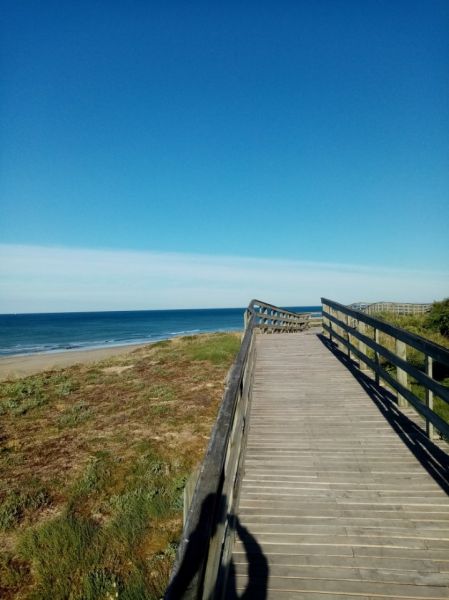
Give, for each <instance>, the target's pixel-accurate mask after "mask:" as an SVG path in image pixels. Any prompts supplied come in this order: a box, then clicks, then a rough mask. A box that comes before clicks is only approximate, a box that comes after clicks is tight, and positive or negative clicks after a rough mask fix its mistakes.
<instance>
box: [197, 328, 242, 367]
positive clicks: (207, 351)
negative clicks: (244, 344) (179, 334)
mask: <svg viewBox="0 0 449 600" xmlns="http://www.w3.org/2000/svg"><path fill="white" fill-rule="evenodd" d="M186 341H187V343H189V342H190V345H188V346H187V348H186V354H187V356H188V357H189V358H190V359H191V360H195V361H196V360H199V361H203V360H206V361H210V362H212V363H213V364H215V365H223V364H228V363H229V361H230V360H232V358H233V357H234V356H235V355H236V353H237V352H238V350H239V348H240V339H239V338H238V337H236V336H229V334H225V333H224V334H218V335H216V336H215V337H214V339H213V340H204V341H201V342H200V343H197V342H195V339H194V338H192V339H189V338H187V340H186Z"/></svg>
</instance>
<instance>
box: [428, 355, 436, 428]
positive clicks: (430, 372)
mask: <svg viewBox="0 0 449 600" xmlns="http://www.w3.org/2000/svg"><path fill="white" fill-rule="evenodd" d="M426 373H427V375H428V376H429V377H432V378H433V358H432V357H431V356H429V355H428V354H426ZM426 406H427V408H430V410H433V392H432V390H429V388H428V387H426ZM426 432H427V436H428V437H429V439H431V440H433V439H435V437H436V435H435V428H434V426H433V424H432V423H431V422H430V421H429V419H426Z"/></svg>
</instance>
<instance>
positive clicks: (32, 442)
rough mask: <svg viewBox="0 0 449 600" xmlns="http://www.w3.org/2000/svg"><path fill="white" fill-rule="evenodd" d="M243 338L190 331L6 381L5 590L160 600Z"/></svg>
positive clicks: (8, 597)
mask: <svg viewBox="0 0 449 600" xmlns="http://www.w3.org/2000/svg"><path fill="white" fill-rule="evenodd" d="M239 345H240V341H239V338H238V336H237V335H234V334H219V335H214V334H211V335H205V336H194V337H190V338H188V339H184V338H177V339H175V340H172V341H164V342H160V343H158V344H155V345H152V346H149V347H147V348H143V349H141V350H138V351H135V352H133V353H131V354H128V355H126V356H123V357H114V358H112V359H109V360H107V361H104V362H103V363H98V364H95V365H85V366H77V367H71V368H68V369H64V370H62V371H60V372H47V373H41V374H39V375H35V376H32V377H27V378H24V379H21V380H18V381H11V382H5V383H3V384H0V407H1V411H2V421H3V422H2V425H3V427H4V436H3V438H2V442H1V446H0V468H1V469H2V473H4V487H3V488H1V489H0V547H4V548H5V549H4V550H0V597H1V598H2V600H3V599H5V600H13V599H16V600H19V599H20V600H23V599H28V600H44V599H48V598H52V599H54V600H63V599H64V600H66V599H70V600H86V599H87V600H106V599H110V598H119V599H120V600H123V599H125V600H139V599H142V600H143V599H145V600H156V599H158V598H161V596H162V595H163V593H164V590H165V587H166V584H167V580H168V576H169V573H170V569H171V565H172V563H173V560H174V556H175V552H176V547H177V542H178V538H179V535H180V533H181V527H182V496H183V488H184V485H185V481H186V479H187V478H188V477H189V475H190V473H191V472H192V470H193V469H194V468H195V467H196V465H197V464H198V463H199V462H200V460H201V458H202V455H203V452H204V449H205V446H206V443H207V436H208V435H209V434H210V430H211V427H212V424H213V422H214V419H215V415H216V412H217V409H218V405H219V401H220V399H221V396H222V392H223V381H224V378H225V374H226V372H227V370H228V368H229V366H230V365H231V363H232V360H233V359H234V357H235V354H236V352H237V351H238V348H239ZM123 366H127V367H129V368H127V369H126V370H122V369H121V367H123ZM111 367H112V370H111ZM115 367H118V369H117V370H116V371H114V368H115ZM2 536H3V537H2ZM6 541H7V544H6V543H3V542H6ZM6 547H8V549H7V550H6Z"/></svg>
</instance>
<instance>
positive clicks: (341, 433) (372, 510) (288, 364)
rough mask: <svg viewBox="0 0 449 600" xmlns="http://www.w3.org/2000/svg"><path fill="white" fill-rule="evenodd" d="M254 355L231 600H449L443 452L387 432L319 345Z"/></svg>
mask: <svg viewBox="0 0 449 600" xmlns="http://www.w3.org/2000/svg"><path fill="white" fill-rule="evenodd" d="M256 344H257V345H256V352H257V354H256V357H257V358H256V367H255V375H254V385H253V393H252V405H251V413H250V420H249V421H250V425H249V434H248V440H247V449H246V454H245V462H244V475H243V483H242V487H241V491H240V498H239V506H238V511H237V512H238V524H237V531H238V534H239V538H238V539H237V540H236V543H235V545H234V549H233V554H232V567H231V572H230V577H229V582H228V593H227V598H235V597H244V598H247V599H249V598H260V599H264V598H267V599H273V598H276V599H277V598H279V599H286V600H287V599H292V600H293V599H295V600H299V599H301V600H333V599H335V600H337V599H338V600H346V599H347V600H349V599H351V600H357V599H358V600H360V599H365V598H370V599H373V600H374V599H377V600H386V599H387V598H401V599H403V600H406V599H407V600H408V599H412V598H413V599H416V598H449V587H448V585H449V500H448V496H447V494H446V492H445V491H444V489H443V488H442V487H441V486H440V485H438V483H437V482H436V478H438V477H439V478H440V479H444V476H445V475H444V473H445V469H446V468H447V463H444V460H441V456H442V454H441V456H440V458H439V457H438V448H436V447H434V448H435V449H436V451H437V454H436V457H434V456H431V454H432V452H431V450H429V447H431V446H434V445H433V444H431V443H430V442H429V446H425V445H422V444H421V442H420V441H419V439H413V435H412V434H410V433H409V432H408V431H407V427H406V426H404V423H403V421H402V422H401V418H402V417H398V419H397V420H396V421H395V422H394V423H392V422H389V421H388V420H387V418H386V416H385V415H386V414H387V413H388V412H389V411H390V412H391V408H388V407H386V408H385V405H384V404H382V401H381V400H380V401H376V400H375V399H374V398H373V395H372V394H371V395H370V394H369V393H368V392H367V391H366V390H365V389H364V387H363V386H362V385H361V384H360V382H359V381H358V380H357V379H356V378H355V377H354V376H353V375H352V374H351V372H350V371H349V370H348V369H347V368H346V367H345V365H343V364H342V363H341V362H340V361H339V360H338V358H337V357H336V356H335V355H334V354H333V353H332V352H331V351H330V350H329V349H328V348H327V347H326V346H325V345H324V343H323V342H322V341H321V340H320V339H319V338H318V337H317V336H316V335H315V334H313V333H311V332H306V333H294V334H285V333H284V334H272V335H260V334H258V335H257V341H256ZM393 413H394V411H393ZM387 416H388V414H387ZM411 431H412V432H413V424H412V423H411ZM398 433H399V434H398ZM418 438H419V435H418ZM420 455H421V457H422V458H421V461H420V460H419V459H418V458H419V456H420ZM417 456H418V458H417ZM423 465H424V466H423ZM429 471H430V472H432V473H433V475H434V476H433V477H432V476H431V474H430V473H429ZM443 487H444V486H443Z"/></svg>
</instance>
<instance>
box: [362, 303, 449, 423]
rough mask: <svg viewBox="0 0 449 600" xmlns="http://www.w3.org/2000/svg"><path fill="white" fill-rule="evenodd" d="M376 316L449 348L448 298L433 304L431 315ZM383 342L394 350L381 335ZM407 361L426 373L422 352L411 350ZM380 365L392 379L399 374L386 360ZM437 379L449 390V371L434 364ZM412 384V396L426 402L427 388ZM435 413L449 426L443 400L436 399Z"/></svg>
mask: <svg viewBox="0 0 449 600" xmlns="http://www.w3.org/2000/svg"><path fill="white" fill-rule="evenodd" d="M373 316H375V317H377V318H381V319H383V320H384V321H388V322H389V323H391V324H392V325H396V327H402V328H403V329H406V330H407V331H410V332H411V333H415V334H417V335H420V336H422V337H424V338H427V339H429V340H431V341H432V342H435V343H436V344H439V345H440V346H444V347H445V348H449V298H446V299H445V300H442V301H441V302H434V303H433V305H432V307H431V309H430V311H429V312H428V313H425V314H419V315H396V314H393V313H389V312H384V313H379V314H377V315H373ZM380 341H381V343H383V344H384V345H386V346H387V347H391V350H394V347H393V343H392V341H391V340H390V339H389V336H387V335H385V334H381V340H380ZM407 360H408V362H410V363H411V364H413V365H414V366H415V367H417V368H418V369H421V370H422V371H424V370H425V359H424V355H423V354H422V353H421V352H418V351H417V350H415V349H413V348H408V350H407ZM381 362H382V364H383V366H384V367H385V368H387V370H391V372H392V374H393V375H394V374H395V373H396V367H395V366H394V365H391V364H389V363H388V361H387V360H386V359H381ZM434 377H435V378H436V379H438V380H439V381H440V382H441V383H443V385H447V386H449V368H447V367H445V366H444V365H439V364H438V363H435V364H434ZM409 383H410V386H411V390H412V391H413V393H414V394H416V396H418V397H419V398H421V400H423V401H424V399H425V391H424V388H423V387H422V386H421V385H419V384H418V383H416V381H415V380H414V379H413V378H410V382H409ZM434 410H435V411H436V412H437V413H438V414H439V415H440V416H441V417H442V418H443V419H445V421H447V422H448V423H449V406H448V405H447V404H446V403H445V402H444V401H443V400H440V399H439V398H435V399H434Z"/></svg>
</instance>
